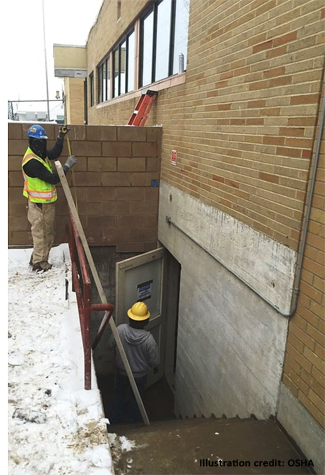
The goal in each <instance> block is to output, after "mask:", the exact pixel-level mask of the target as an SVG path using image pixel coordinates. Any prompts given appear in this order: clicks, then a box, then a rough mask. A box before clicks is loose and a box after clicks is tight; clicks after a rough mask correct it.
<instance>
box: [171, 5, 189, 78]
mask: <svg viewBox="0 0 325 475" xmlns="http://www.w3.org/2000/svg"><path fill="white" fill-rule="evenodd" d="M189 9H190V0H178V1H177V2H176V11H175V37H174V61H173V74H177V73H179V72H181V71H180V69H181V68H180V64H181V63H182V62H183V65H184V69H186V62H187V39H188V20H189ZM181 55H183V57H180V56H181Z"/></svg>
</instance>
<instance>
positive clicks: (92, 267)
mask: <svg viewBox="0 0 325 475" xmlns="http://www.w3.org/2000/svg"><path fill="white" fill-rule="evenodd" d="M55 166H56V170H57V172H58V175H59V178H60V181H61V184H62V188H63V191H64V194H65V197H66V199H67V202H68V206H69V208H70V211H71V215H72V218H73V221H74V223H75V225H76V228H77V230H78V233H79V236H80V240H81V243H82V245H83V248H84V251H85V255H86V258H87V260H88V265H89V267H90V270H91V272H92V275H93V278H94V281H95V284H96V287H97V291H98V294H99V297H100V299H101V302H102V303H108V302H107V299H106V296H105V293H104V289H103V286H102V284H101V281H100V279H99V276H98V272H97V269H96V266H95V263H94V260H93V257H92V255H91V252H90V249H89V245H88V242H87V239H86V236H85V233H84V230H83V227H82V225H81V222H80V219H79V215H78V212H77V209H76V206H75V203H74V201H73V198H72V194H71V191H70V187H69V184H68V181H67V179H66V176H65V173H64V171H63V168H62V165H61V162H59V161H55ZM109 324H110V327H111V330H112V333H113V335H114V338H115V341H116V345H117V348H118V350H119V352H120V355H121V358H122V361H123V363H124V366H125V370H126V373H127V375H128V378H129V381H130V384H131V387H132V390H133V393H134V396H135V399H136V401H137V404H138V407H139V410H140V413H141V416H142V419H143V422H144V424H145V425H150V422H149V419H148V415H147V413H146V410H145V407H144V405H143V401H142V399H141V396H140V393H139V390H138V387H137V385H136V382H135V380H134V376H133V374H132V370H131V368H130V365H129V362H128V359H127V356H126V354H125V351H124V348H123V345H122V342H121V339H120V336H119V334H118V331H117V328H116V325H115V322H114V320H113V318H110V319H109Z"/></svg>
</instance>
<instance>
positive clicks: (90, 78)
mask: <svg viewBox="0 0 325 475" xmlns="http://www.w3.org/2000/svg"><path fill="white" fill-rule="evenodd" d="M89 92H90V94H89V95H90V107H92V106H93V105H94V103H95V102H94V73H91V74H89Z"/></svg>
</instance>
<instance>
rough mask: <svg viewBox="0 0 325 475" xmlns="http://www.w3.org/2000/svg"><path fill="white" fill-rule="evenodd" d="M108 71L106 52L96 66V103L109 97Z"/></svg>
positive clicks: (109, 69) (108, 62)
mask: <svg viewBox="0 0 325 475" xmlns="http://www.w3.org/2000/svg"><path fill="white" fill-rule="evenodd" d="M104 71H105V88H104V87H103V84H104ZM110 72H111V68H110V54H108V55H106V56H105V58H104V59H103V60H102V61H101V62H100V63H99V64H98V66H97V83H98V94H97V96H98V97H97V100H98V104H100V103H102V102H107V101H109V100H110V99H111V91H110V86H109V84H110V81H111V74H110ZM108 73H109V77H108Z"/></svg>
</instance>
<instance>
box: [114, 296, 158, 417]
mask: <svg viewBox="0 0 325 475" xmlns="http://www.w3.org/2000/svg"><path fill="white" fill-rule="evenodd" d="M127 314H128V317H129V323H128V324H127V323H123V324H121V325H119V326H118V327H117V331H118V334H119V336H120V339H121V342H122V345H123V348H124V351H125V353H126V356H127V359H128V362H129V365H130V368H131V371H132V374H133V376H134V380H135V382H136V385H137V388H138V390H139V393H140V396H141V397H143V394H144V391H145V388H146V382H147V375H148V371H149V369H150V368H154V369H155V370H157V367H158V365H159V350H158V345H157V343H156V341H155V339H154V337H153V336H152V334H151V333H150V332H149V331H147V330H145V329H144V327H145V326H146V325H147V324H148V322H149V317H150V312H149V310H148V307H147V305H146V304H145V303H144V302H136V303H135V304H134V305H132V307H131V308H130V309H129V310H128V311H127ZM109 348H110V349H111V350H112V351H114V352H115V355H116V357H115V358H116V359H115V363H116V367H117V374H116V381H115V393H114V398H113V407H112V413H111V416H110V423H111V424H117V423H119V422H137V421H139V420H141V414H140V411H139V408H138V404H137V402H136V399H135V397H134V394H133V391H132V388H131V385H130V382H129V378H128V376H127V373H126V371H125V367H124V363H123V361H122V358H121V355H120V353H119V351H118V348H117V346H116V342H115V339H114V336H113V335H112V336H111V337H110V339H109Z"/></svg>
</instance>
